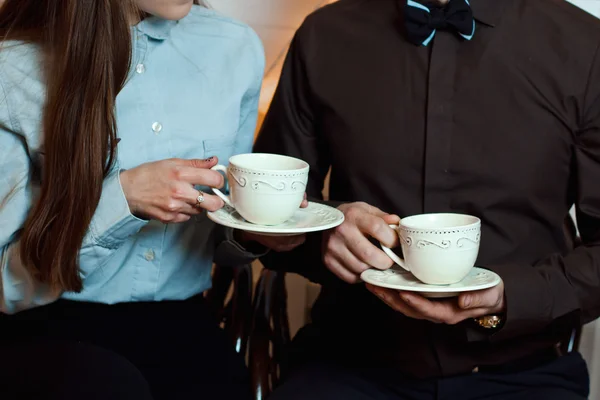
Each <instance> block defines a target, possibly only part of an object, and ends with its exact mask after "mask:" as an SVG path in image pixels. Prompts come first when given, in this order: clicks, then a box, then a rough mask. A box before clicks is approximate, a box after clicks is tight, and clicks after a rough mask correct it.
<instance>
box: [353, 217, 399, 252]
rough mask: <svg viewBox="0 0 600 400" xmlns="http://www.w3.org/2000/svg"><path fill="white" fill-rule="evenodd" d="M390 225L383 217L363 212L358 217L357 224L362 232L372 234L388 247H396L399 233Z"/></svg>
mask: <svg viewBox="0 0 600 400" xmlns="http://www.w3.org/2000/svg"><path fill="white" fill-rule="evenodd" d="M389 225H390V224H388V223H386V222H385V220H384V219H383V218H380V217H375V216H373V215H371V214H361V215H359V216H357V218H356V226H357V227H358V229H359V230H360V231H361V232H363V233H365V234H367V235H369V236H371V237H372V238H373V239H375V240H377V241H379V242H380V243H382V244H383V245H384V246H386V247H389V248H394V247H397V246H398V244H399V240H398V234H397V233H396V231H394V230H393V229H392V228H390V227H389Z"/></svg>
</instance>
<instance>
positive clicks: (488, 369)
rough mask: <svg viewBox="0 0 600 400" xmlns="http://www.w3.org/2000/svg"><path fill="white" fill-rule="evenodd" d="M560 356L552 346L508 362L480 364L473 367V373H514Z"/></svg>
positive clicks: (538, 365) (535, 366) (543, 363)
mask: <svg viewBox="0 0 600 400" xmlns="http://www.w3.org/2000/svg"><path fill="white" fill-rule="evenodd" d="M560 357H561V354H559V352H558V350H557V349H556V348H554V347H551V348H549V349H544V350H541V351H537V352H535V353H533V354H530V355H528V356H525V357H522V358H519V359H516V360H513V361H509V362H507V363H503V364H498V365H480V366H477V367H475V368H474V369H473V373H485V374H514V373H518V372H523V371H528V370H532V369H535V368H537V367H540V366H542V365H545V364H549V363H551V362H553V361H556V360H557V359H558V358H560Z"/></svg>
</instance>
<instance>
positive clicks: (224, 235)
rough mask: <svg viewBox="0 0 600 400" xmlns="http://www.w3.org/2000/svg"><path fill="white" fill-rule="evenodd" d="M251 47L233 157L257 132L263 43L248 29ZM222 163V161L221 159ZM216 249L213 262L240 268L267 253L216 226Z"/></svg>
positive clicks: (248, 149)
mask: <svg viewBox="0 0 600 400" xmlns="http://www.w3.org/2000/svg"><path fill="white" fill-rule="evenodd" d="M248 33H249V37H250V45H251V53H252V54H251V56H252V57H253V60H252V62H253V65H255V68H254V76H253V78H252V84H251V86H250V87H249V88H248V90H247V92H246V93H245V95H244V97H243V98H242V103H241V108H240V125H239V129H238V132H237V137H236V140H235V149H234V151H233V154H244V153H250V152H251V151H252V141H253V140H254V133H255V131H256V121H257V119H258V101H259V98H260V91H261V87H262V81H263V75H264V70H265V57H264V50H263V47H262V43H261V41H260V39H259V38H258V36H257V35H256V34H255V33H254V32H253V31H252V30H251V29H248ZM222 161H225V160H222ZM215 234H216V235H217V237H216V243H217V247H216V250H215V256H214V261H215V263H217V264H220V265H232V266H234V265H241V264H248V263H250V262H252V261H254V260H255V259H256V258H258V257H260V256H261V255H264V254H266V253H267V249H266V248H264V247H262V246H256V245H253V246H250V245H247V244H245V243H244V244H243V245H242V244H241V243H240V242H241V240H238V235H236V234H234V230H233V229H231V228H226V227H223V226H218V227H217V228H216V230H215Z"/></svg>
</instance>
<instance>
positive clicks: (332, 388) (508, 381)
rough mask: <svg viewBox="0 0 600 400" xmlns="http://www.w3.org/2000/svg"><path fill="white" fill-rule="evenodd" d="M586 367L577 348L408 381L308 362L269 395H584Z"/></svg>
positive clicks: (289, 398) (534, 399)
mask: <svg viewBox="0 0 600 400" xmlns="http://www.w3.org/2000/svg"><path fill="white" fill-rule="evenodd" d="M588 387H589V378H588V373H587V367H586V364H585V362H584V360H583V359H582V358H581V355H580V354H578V353H573V354H569V355H566V356H563V357H560V358H558V359H556V360H554V361H551V362H549V363H546V364H542V365H540V366H538V367H535V368H532V369H529V370H525V371H521V372H518V373H517V372H515V373H481V372H480V373H474V374H472V375H465V376H457V377H452V378H445V379H431V380H421V381H419V380H411V379H406V378H403V377H402V376H399V375H398V374H397V373H395V372H392V371H389V370H385V369H381V370H374V369H369V370H361V369H359V368H349V367H347V366H343V365H341V364H336V363H331V362H330V363H326V362H317V361H314V362H309V363H307V364H304V365H303V366H302V367H300V368H299V369H297V370H295V371H293V372H292V373H291V375H290V376H289V377H288V379H287V380H286V381H285V382H284V383H283V385H282V386H281V387H279V388H278V389H277V390H276V391H275V392H274V393H273V395H272V397H270V398H269V400H300V399H311V400H321V399H323V400H326V399H327V400H329V399H344V400H434V399H436V400H437V399H440V400H441V399H448V400H475V399H481V400H484V399H485V400H584V399H587V396H588V390H589V389H588Z"/></svg>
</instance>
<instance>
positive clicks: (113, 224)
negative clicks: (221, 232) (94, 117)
mask: <svg viewBox="0 0 600 400" xmlns="http://www.w3.org/2000/svg"><path fill="white" fill-rule="evenodd" d="M0 94H2V95H3V96H2V106H1V107H0V171H2V174H1V175H0V312H2V313H6V314H12V313H16V312H18V311H21V310H24V309H28V308H32V307H36V306H40V305H44V304H48V303H51V302H53V301H55V300H56V299H58V297H59V296H60V295H61V293H60V292H58V291H52V290H50V288H49V287H48V285H45V284H43V283H41V282H39V281H37V280H36V279H35V277H34V274H32V273H31V271H30V270H28V268H27V267H26V266H25V265H23V263H22V261H21V259H20V256H19V235H20V233H21V230H22V228H23V225H24V223H25V221H26V219H27V215H28V213H29V210H30V209H31V207H32V205H33V201H34V192H35V188H36V186H37V183H36V182H35V179H33V173H32V171H33V168H32V163H31V155H30V154H29V152H28V145H27V143H26V139H25V137H24V135H22V133H21V132H20V131H21V129H20V124H19V121H18V119H16V118H13V116H12V115H11V110H10V108H11V104H12V103H11V99H10V97H9V96H10V93H7V91H6V90H4V86H3V85H1V84H0ZM146 223H147V222H146V221H143V220H140V219H138V218H136V217H135V216H133V215H132V214H131V212H130V211H129V206H128V204H127V200H126V199H125V195H124V193H123V189H122V188H121V183H120V180H119V170H118V168H117V169H115V170H114V171H113V172H112V173H111V174H110V175H109V176H108V177H107V178H106V179H105V181H104V183H103V189H102V194H101V198H100V202H99V204H98V207H97V209H96V213H95V214H94V216H93V218H92V221H91V223H90V226H89V229H88V232H87V234H86V236H85V237H84V240H83V244H82V248H81V251H80V254H79V258H80V262H82V263H85V264H88V265H102V264H103V263H104V262H105V260H107V259H108V258H109V257H110V256H111V255H112V254H113V253H114V251H115V250H116V249H117V248H118V247H119V246H120V245H121V244H122V243H123V242H124V241H125V240H126V239H127V238H129V237H130V236H131V235H133V234H135V233H137V232H138V231H139V230H140V229H141V227H143V226H144V225H145V224H146Z"/></svg>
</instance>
